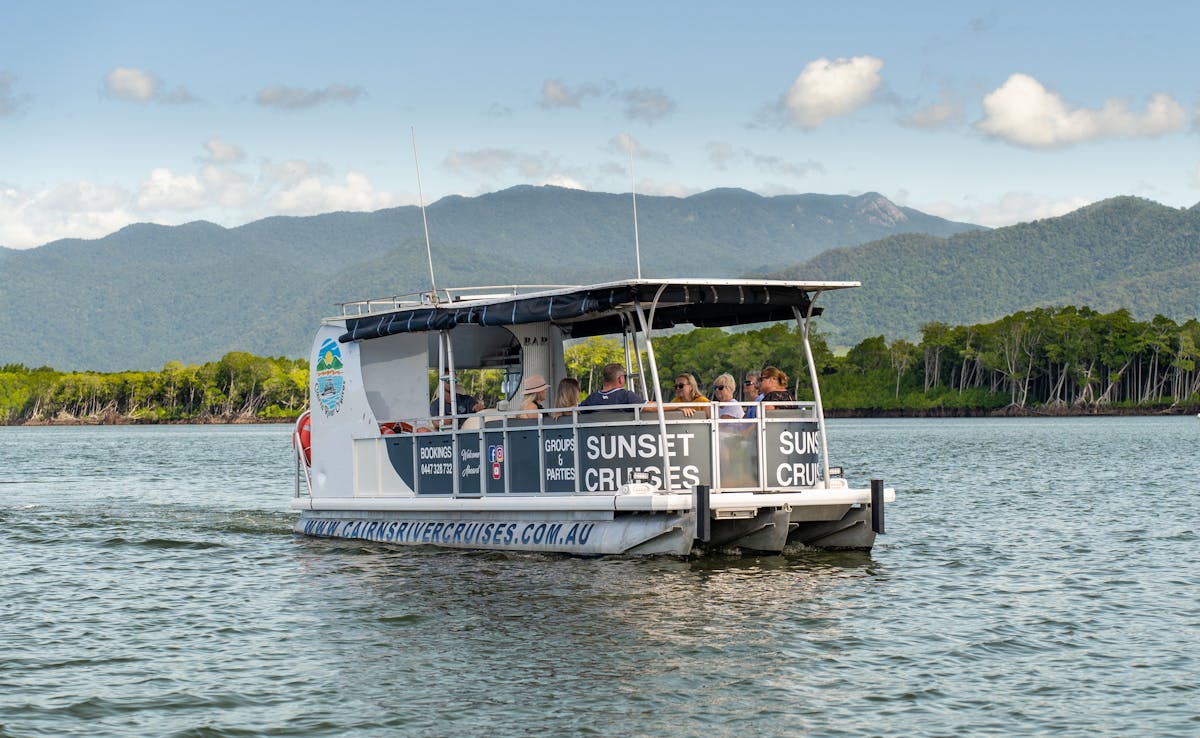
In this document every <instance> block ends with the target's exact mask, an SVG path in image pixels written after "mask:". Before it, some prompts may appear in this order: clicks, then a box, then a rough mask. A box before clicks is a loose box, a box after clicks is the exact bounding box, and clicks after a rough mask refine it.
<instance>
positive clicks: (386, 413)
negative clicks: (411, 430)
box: [359, 333, 429, 421]
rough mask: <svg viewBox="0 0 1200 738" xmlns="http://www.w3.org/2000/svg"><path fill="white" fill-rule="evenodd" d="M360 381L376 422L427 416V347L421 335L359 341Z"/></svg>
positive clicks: (414, 334) (399, 334) (411, 334)
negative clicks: (360, 359)
mask: <svg viewBox="0 0 1200 738" xmlns="http://www.w3.org/2000/svg"><path fill="white" fill-rule="evenodd" d="M359 345H360V346H361V349H360V350H361V352H362V379H363V388H364V391H365V393H366V397H367V402H368V404H369V405H370V407H371V410H372V412H373V413H374V415H375V419H376V420H377V421H395V420H405V419H407V420H410V421H411V419H413V418H423V417H425V416H427V415H429V380H428V375H427V374H426V372H427V369H428V358H429V357H428V347H427V342H426V340H425V336H424V335H423V334H420V333H398V334H396V335H392V336H384V337H383V338H373V339H371V340H369V341H362V342H361V343H360V344H359Z"/></svg>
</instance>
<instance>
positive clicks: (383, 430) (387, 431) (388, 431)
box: [379, 423, 396, 436]
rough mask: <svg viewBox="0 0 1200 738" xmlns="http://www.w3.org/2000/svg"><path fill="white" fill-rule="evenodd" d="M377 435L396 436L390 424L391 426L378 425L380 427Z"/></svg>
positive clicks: (389, 424) (385, 424) (386, 424)
mask: <svg viewBox="0 0 1200 738" xmlns="http://www.w3.org/2000/svg"><path fill="white" fill-rule="evenodd" d="M379 435H381V436H394V435H396V431H395V429H393V428H392V424H391V423H380V425H379Z"/></svg>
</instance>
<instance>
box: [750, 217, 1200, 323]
mask: <svg viewBox="0 0 1200 738" xmlns="http://www.w3.org/2000/svg"><path fill="white" fill-rule="evenodd" d="M769 276H772V277H776V278H796V279H854V280H859V281H861V282H862V283H863V287H862V288H861V289H857V290H844V291H840V292H837V293H832V294H830V295H827V296H825V297H823V298H821V299H822V303H823V304H824V305H825V306H826V307H827V308H828V312H827V314H826V317H825V318H824V319H823V322H822V325H823V328H824V329H825V330H826V331H827V333H828V336H829V340H830V342H831V343H833V344H835V345H842V346H848V345H852V344H854V343H856V342H858V341H860V340H862V339H863V338H864V337H867V336H870V335H873V334H879V333H883V334H887V335H890V336H897V337H907V338H915V337H916V336H917V335H918V333H919V330H920V327H921V325H923V324H924V323H927V322H930V321H942V322H947V323H966V322H972V321H981V320H992V319H995V318H998V317H999V316H1002V315H1005V314H1006V313H1010V312H1012V311H1015V310H1022V309H1029V308H1033V307H1037V306H1049V305H1064V304H1086V305H1089V306H1092V307H1093V308H1095V309H1098V310H1105V311H1111V310H1118V309H1121V308H1125V309H1128V310H1129V311H1130V313H1131V314H1132V315H1133V316H1134V317H1136V318H1141V319H1148V318H1151V317H1153V316H1154V315H1155V314H1162V315H1165V316H1168V317H1171V318H1174V319H1176V320H1186V319H1188V318H1194V317H1196V316H1198V315H1200V206H1197V207H1192V208H1190V209H1187V210H1180V209H1176V208H1169V207H1165V206H1163V205H1159V204H1157V203H1154V202H1150V201H1149V200H1143V199H1140V198H1134V197H1117V198H1113V199H1110V200H1105V201H1103V202H1099V203H1096V204H1094V205H1091V206H1088V207H1085V208H1082V209H1080V210H1077V211H1075V212H1073V213H1070V214H1068V215H1064V216H1062V217H1059V218H1051V219H1047V220H1039V221H1034V222H1032V223H1021V224H1019V225H1014V226H1010V227H1007V228H997V229H995V230H991V231H976V232H971V233H962V234H958V235H955V236H950V237H949V238H938V237H935V236H928V235H915V234H914V235H898V236H892V237H889V238H886V239H883V240H881V241H877V242H874V243H870V244H864V245H862V246H859V247H855V248H842V249H834V250H830V251H827V252H825V253H823V254H821V255H819V256H817V257H815V258H813V259H811V260H809V261H807V262H804V263H801V264H796V265H793V266H789V267H787V268H785V269H781V270H778V271H774V272H771V273H770V275H769Z"/></svg>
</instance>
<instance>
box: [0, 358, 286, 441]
mask: <svg viewBox="0 0 1200 738" xmlns="http://www.w3.org/2000/svg"><path fill="white" fill-rule="evenodd" d="M307 401H308V367H307V362H305V361H303V360H296V359H287V358H284V357H282V356H280V357H275V358H263V357H258V356H252V355H250V354H247V353H244V352H231V353H229V354H226V355H225V356H224V357H222V358H221V359H220V360H219V361H216V362H212V363H208V364H204V365H201V366H193V365H188V366H185V365H183V364H181V363H179V362H177V361H172V362H168V363H167V364H166V365H165V366H163V369H162V371H159V372H113V373H108V374H101V373H98V372H57V371H54V370H52V369H47V368H44V367H43V368H41V369H36V370H30V369H26V368H24V367H23V366H21V365H12V364H10V365H7V366H5V367H3V368H2V369H0V422H10V423H11V422H26V421H45V420H70V419H76V420H86V421H92V422H99V421H115V420H118V419H125V420H134V421H142V422H155V421H173V420H195V419H202V418H209V417H213V418H224V419H233V418H294V417H296V416H297V415H299V414H300V413H301V412H302V410H303V408H304V407H305V405H306V404H307Z"/></svg>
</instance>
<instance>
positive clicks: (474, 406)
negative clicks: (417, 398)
mask: <svg viewBox="0 0 1200 738" xmlns="http://www.w3.org/2000/svg"><path fill="white" fill-rule="evenodd" d="M443 403H444V406H443ZM482 409H483V403H482V402H480V401H479V400H476V399H475V398H474V397H471V396H470V395H463V394H459V393H457V392H456V393H454V394H453V395H451V393H450V383H449V382H442V396H441V398H437V397H435V398H433V402H431V403H429V415H430V416H431V417H434V418H437V417H439V416H441V417H445V416H448V415H452V414H453V415H458V416H459V418H458V424H459V425H460V426H461V425H462V423H463V421H465V420H466V418H464V417H462V416H464V415H470V414H471V413H477V412H479V411H480V410H482ZM443 411H444V412H443ZM435 423H436V424H437V425H446V426H448V425H450V421H449V420H442V421H435Z"/></svg>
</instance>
